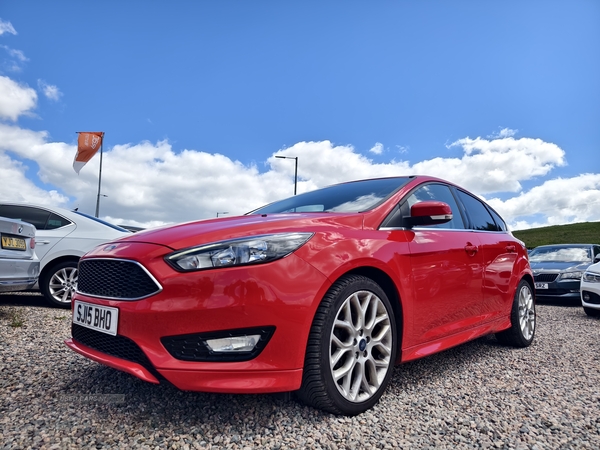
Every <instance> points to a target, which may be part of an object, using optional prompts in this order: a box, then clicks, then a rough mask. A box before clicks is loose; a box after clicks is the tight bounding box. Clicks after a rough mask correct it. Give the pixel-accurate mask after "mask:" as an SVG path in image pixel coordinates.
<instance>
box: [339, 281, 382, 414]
mask: <svg viewBox="0 0 600 450" xmlns="http://www.w3.org/2000/svg"><path fill="white" fill-rule="evenodd" d="M392 346H393V331H392V326H391V324H390V316H389V313H388V311H387V309H386V307H385V305H384V303H383V302H382V301H381V299H380V298H379V297H378V296H377V295H375V294H374V293H372V292H369V291H357V292H354V293H353V294H352V295H350V296H349V297H348V298H347V299H346V300H345V301H344V302H343V303H342V305H341V307H340V308H339V310H338V312H337V314H336V317H335V321H334V324H333V328H332V330H331V335H330V346H329V348H330V353H329V355H330V356H329V365H330V370H331V375H332V377H333V380H334V382H335V384H336V386H337V389H338V391H339V393H340V394H341V395H342V396H343V397H344V398H345V399H346V400H348V401H350V402H353V403H358V402H364V401H366V400H368V399H369V398H371V397H372V396H373V395H375V394H376V393H377V392H378V390H379V387H380V386H381V384H382V383H383V382H384V380H385V377H386V374H387V373H388V369H389V366H390V365H391V364H393V361H392Z"/></svg>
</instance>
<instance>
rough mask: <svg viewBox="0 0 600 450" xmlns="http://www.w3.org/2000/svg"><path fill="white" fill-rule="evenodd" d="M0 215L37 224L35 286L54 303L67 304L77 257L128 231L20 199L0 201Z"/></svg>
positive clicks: (61, 305)
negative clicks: (37, 270) (37, 264)
mask: <svg viewBox="0 0 600 450" xmlns="http://www.w3.org/2000/svg"><path fill="white" fill-rule="evenodd" d="M0 216H4V217H10V218H13V219H19V220H23V221H25V222H28V223H30V224H32V225H33V226H34V227H35V228H36V248H35V252H36V254H37V256H38V258H39V260H40V274H39V278H38V283H37V285H36V286H35V288H38V289H39V290H40V291H41V292H42V294H43V295H44V298H45V299H46V300H47V301H48V302H49V303H50V304H51V305H53V306H58V307H63V308H70V307H71V297H72V296H73V292H74V291H75V289H76V288H77V264H78V262H79V258H81V256H83V255H84V254H85V253H86V252H88V251H90V250H91V249H93V248H94V247H96V246H97V245H100V244H102V243H104V242H107V241H111V240H114V239H118V238H120V237H123V236H127V235H129V234H131V233H130V232H129V231H127V230H125V229H123V228H120V227H117V226H115V225H112V224H110V223H108V222H104V221H102V220H100V219H97V218H96V217H93V216H89V215H87V214H84V213H82V212H79V211H69V210H68V209H63V208H54V207H52V208H50V207H46V206H41V205H32V204H23V203H8V202H1V203H0Z"/></svg>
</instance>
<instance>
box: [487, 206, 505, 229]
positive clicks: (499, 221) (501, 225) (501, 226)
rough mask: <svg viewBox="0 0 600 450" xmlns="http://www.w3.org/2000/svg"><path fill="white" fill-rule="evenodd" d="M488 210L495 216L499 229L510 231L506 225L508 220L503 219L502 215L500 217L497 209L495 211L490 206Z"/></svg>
mask: <svg viewBox="0 0 600 450" xmlns="http://www.w3.org/2000/svg"><path fill="white" fill-rule="evenodd" d="M488 211H489V212H490V214H491V215H492V217H493V218H494V220H495V221H496V225H498V229H499V230H498V231H508V227H507V226H506V222H505V221H504V220H503V219H502V217H500V216H499V215H498V214H497V213H496V211H494V210H493V209H492V208H488Z"/></svg>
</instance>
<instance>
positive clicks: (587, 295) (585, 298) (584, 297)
mask: <svg viewBox="0 0 600 450" xmlns="http://www.w3.org/2000/svg"><path fill="white" fill-rule="evenodd" d="M583 300H585V301H586V302H589V301H590V294H589V293H587V292H584V293H583Z"/></svg>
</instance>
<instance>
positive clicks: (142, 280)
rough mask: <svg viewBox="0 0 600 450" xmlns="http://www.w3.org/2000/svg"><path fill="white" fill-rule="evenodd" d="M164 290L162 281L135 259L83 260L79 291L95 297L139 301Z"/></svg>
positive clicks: (78, 282) (80, 263)
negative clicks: (157, 279)
mask: <svg viewBox="0 0 600 450" xmlns="http://www.w3.org/2000/svg"><path fill="white" fill-rule="evenodd" d="M161 290H162V287H161V286H160V285H159V284H158V282H157V281H156V280H155V279H154V278H153V277H152V276H151V275H150V274H149V273H148V272H147V271H146V269H144V268H143V267H142V265H140V264H139V263H137V262H135V261H127V260H122V259H84V260H82V261H80V262H79V274H78V279H77V291H79V292H81V293H82V294H86V295H91V296H93V297H101V298H109V299H117V300H139V299H141V298H145V297H149V296H150V295H153V294H156V293H158V292H160V291H161Z"/></svg>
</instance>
